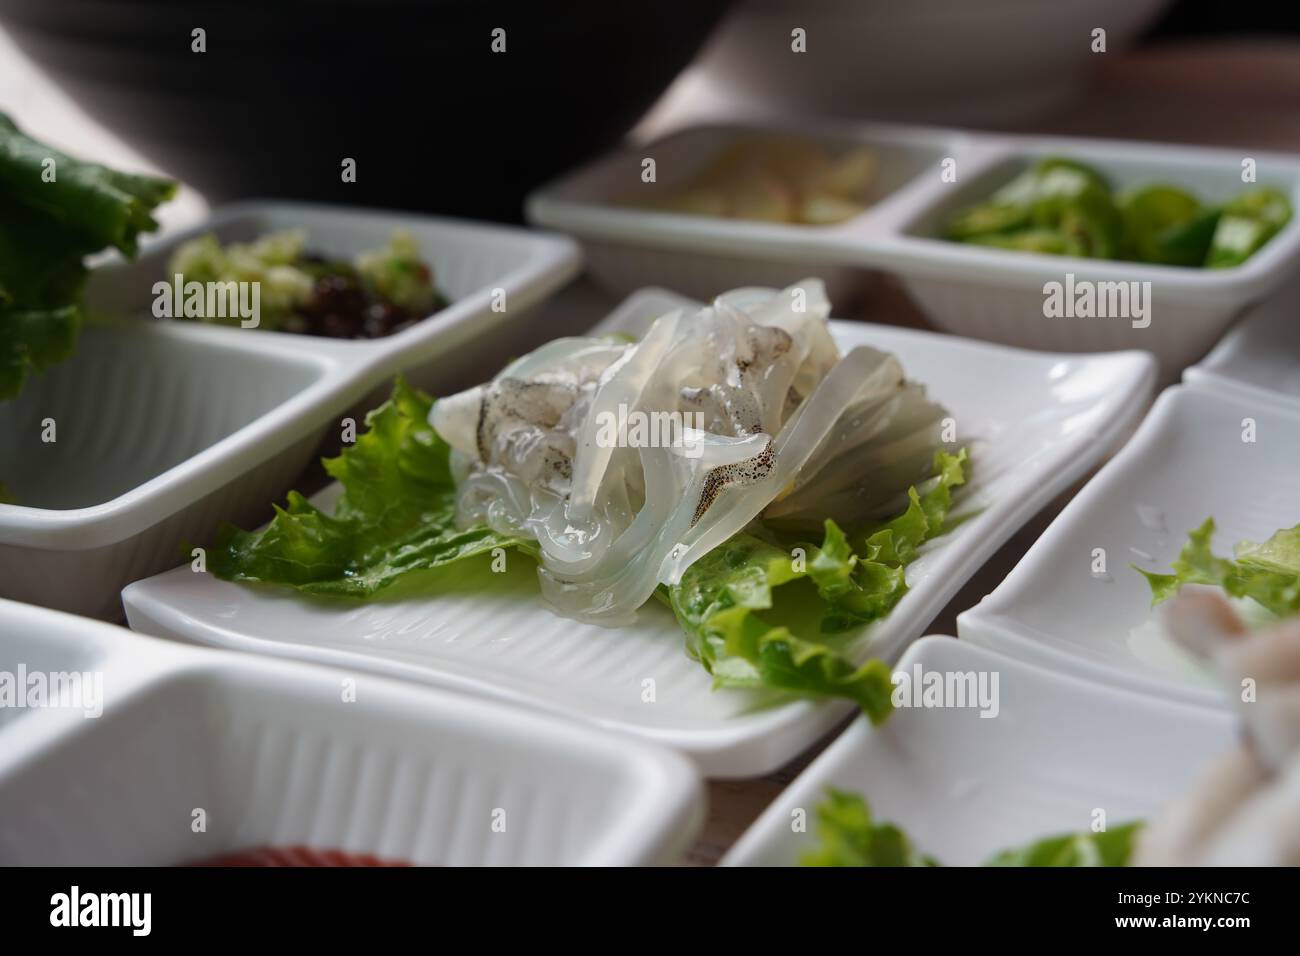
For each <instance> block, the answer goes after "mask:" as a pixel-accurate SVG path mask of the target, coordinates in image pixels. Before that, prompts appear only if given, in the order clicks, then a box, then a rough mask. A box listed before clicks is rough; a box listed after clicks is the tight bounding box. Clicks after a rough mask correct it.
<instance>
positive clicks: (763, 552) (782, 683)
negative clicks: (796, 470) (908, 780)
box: [669, 449, 967, 723]
mask: <svg viewBox="0 0 1300 956" xmlns="http://www.w3.org/2000/svg"><path fill="white" fill-rule="evenodd" d="M966 460H967V458H966V451H965V449H963V450H962V451H961V452H960V453H959V454H956V455H950V454H947V453H944V452H939V453H938V454H937V455H936V456H935V466H934V473H935V477H934V478H933V479H931V482H930V484H929V487H928V488H927V490H926V491H925V492H924V493H919V492H918V491H917V490H916V489H915V488H913V489H910V491H909V502H910V503H909V506H908V508H907V510H906V511H905V512H904V513H903V514H901V515H899V516H898V517H896V518H894V519H893V520H891V521H888V522H885V523H884V524H882V525H879V526H877V527H874V528H867V529H861V530H859V531H858V532H856V533H855V534H853V535H851V536H849V535H846V534H845V533H844V532H843V531H842V530H841V529H840V527H839V526H838V525H836V524H835V522H833V521H827V522H826V524H825V537H824V539H823V540H822V543H821V545H820V547H819V546H816V545H813V544H811V543H806V542H805V543H803V544H800V543H799V542H797V541H794V540H793V539H791V538H789V537H783V536H779V535H776V534H775V533H773V532H771V531H770V530H769V529H765V528H758V529H755V533H752V534H751V533H741V534H738V535H736V536H735V537H733V538H731V539H730V540H729V541H727V542H726V543H724V544H722V545H720V546H719V547H717V548H714V549H713V550H712V551H711V552H709V553H708V554H706V555H705V556H704V557H703V558H701V559H700V560H699V561H697V562H695V564H693V565H691V567H690V568H688V569H687V571H686V573H685V575H683V577H682V581H681V583H680V584H678V585H676V586H675V587H673V588H670V589H669V600H670V603H671V604H672V607H673V611H674V612H675V613H676V615H677V620H678V623H680V624H681V626H682V628H683V629H684V630H685V631H686V635H687V650H688V652H689V653H690V654H691V656H692V657H694V658H696V659H698V660H699V661H700V662H701V663H702V664H703V665H704V667H705V668H706V669H707V670H708V671H709V673H710V674H712V675H713V679H714V685H715V686H719V687H770V688H777V689H779V690H783V691H786V692H787V693H791V694H795V695H799V696H807V697H843V698H847V699H849V700H852V701H854V702H856V703H857V704H858V706H859V707H861V708H862V710H863V711H865V712H866V714H867V716H868V717H870V718H871V720H872V721H873V722H876V723H878V722H880V721H882V720H884V719H885V718H886V717H888V716H889V713H890V711H891V709H892V702H891V700H890V695H891V693H892V691H893V684H892V682H891V674H890V670H889V668H888V667H887V666H886V665H885V664H884V662H883V661H880V660H869V661H867V662H866V663H865V664H862V665H856V664H855V663H854V662H853V661H854V657H855V655H854V654H853V653H852V651H853V646H852V645H853V643H854V640H853V639H854V638H856V637H858V636H860V635H859V634H857V633H848V632H850V631H857V630H859V629H860V627H861V625H863V624H868V623H870V622H872V621H876V620H879V619H880V618H882V617H884V616H885V615H886V614H888V613H889V612H890V611H891V610H892V609H893V607H894V605H896V604H897V603H898V602H899V600H900V599H901V598H902V597H903V595H904V594H906V593H907V582H906V580H905V578H904V568H905V567H906V565H907V564H908V563H910V562H911V561H912V559H913V558H915V557H916V554H917V549H918V548H919V547H920V546H921V544H923V543H924V542H925V541H928V540H929V539H930V538H933V537H935V536H937V535H939V534H941V533H942V532H943V531H944V528H945V522H946V520H947V516H948V511H949V508H950V506H951V503H952V488H954V487H955V486H957V485H960V484H962V483H963V482H964V481H965V480H966V477H965V464H966ZM760 534H762V535H765V536H767V538H766V539H765V538H764V537H759V535H760ZM795 547H801V548H802V550H803V553H804V555H805V558H804V560H803V562H802V564H801V565H799V566H796V562H795V561H794V560H793V559H792V553H793V551H794V548H795ZM801 585H802V586H801ZM777 589H780V590H779V592H778V590H777ZM777 593H780V594H781V599H780V601H778V600H777V599H776V594H777ZM772 611H775V612H776V613H775V615H774V617H775V618H776V619H768V618H769V617H773V615H768V614H767V612H772ZM791 621H794V622H797V625H798V626H797V629H796V625H795V624H792V623H790V622H791Z"/></svg>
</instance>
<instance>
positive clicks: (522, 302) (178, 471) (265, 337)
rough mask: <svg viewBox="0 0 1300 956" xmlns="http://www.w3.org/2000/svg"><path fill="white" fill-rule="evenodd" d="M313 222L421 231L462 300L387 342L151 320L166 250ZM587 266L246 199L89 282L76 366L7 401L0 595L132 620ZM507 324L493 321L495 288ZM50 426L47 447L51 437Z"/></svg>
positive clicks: (489, 232)
mask: <svg viewBox="0 0 1300 956" xmlns="http://www.w3.org/2000/svg"><path fill="white" fill-rule="evenodd" d="M293 225H298V226H302V227H304V228H306V229H308V231H309V232H310V233H311V235H312V237H313V239H314V240H315V241H316V242H317V243H318V244H319V246H320V247H321V248H323V249H325V250H326V251H329V252H331V253H334V254H337V255H346V254H350V253H351V252H354V251H356V250H357V249H362V248H374V247H375V246H376V245H379V244H382V243H383V241H384V240H385V239H386V238H387V236H388V235H389V234H390V232H391V231H392V229H394V228H398V227H402V228H407V229H409V230H411V231H412V232H413V233H414V234H415V235H416V237H417V239H418V240H419V242H420V243H421V245H422V249H423V250H424V254H425V255H428V256H429V257H430V259H432V260H433V261H434V262H436V263H440V264H441V267H442V271H441V272H439V273H438V278H437V281H438V282H439V283H440V284H441V287H442V288H443V289H445V290H446V292H447V294H448V295H449V297H450V298H451V299H452V302H451V303H450V304H449V305H448V307H447V308H445V309H443V310H442V311H440V312H438V313H437V314H435V315H433V316H431V317H429V318H427V319H425V320H423V321H421V322H419V323H417V324H416V325H414V326H412V327H410V328H408V329H406V330H405V331H403V332H401V333H398V334H396V335H393V336H390V337H388V338H386V339H378V340H373V341H365V342H350V341H340V340H335V339H324V338H318V337H313V336H304V335H291V334H288V333H279V332H269V331H264V330H261V329H242V328H231V327H224V326H218V325H210V324H204V323H199V322H183V321H182V322H177V321H159V320H154V319H152V318H149V319H144V318H122V317H120V316H134V315H137V314H139V313H147V312H148V309H149V303H150V300H151V297H152V292H151V290H152V286H153V283H154V282H155V281H157V280H159V279H160V278H162V277H163V274H164V272H165V271H166V270H165V264H166V261H167V258H168V256H169V255H170V253H171V250H172V249H173V248H174V247H175V245H176V244H177V243H178V242H181V241H183V240H185V239H187V238H189V237H190V236H192V235H194V234H196V233H202V232H206V231H215V232H217V233H218V234H219V235H221V236H222V237H224V238H227V239H230V238H249V237H251V236H253V235H256V234H259V233H261V232H264V231H266V230H270V229H280V228H287V227H289V226H293ZM576 268H577V252H576V248H575V247H574V245H573V243H572V242H570V241H569V240H567V239H564V238H562V237H556V236H547V235H544V234H539V233H530V232H527V231H524V230H521V229H512V228H508V227H504V226H484V225H478V224H470V223H458V222H452V221H449V220H437V219H429V218H427V217H420V216H407V215H404V214H398V213H374V212H367V211H358V210H350V209H332V208H328V207H316V206H309V205H301V204H293V203H246V204H240V205H238V206H232V207H229V208H227V209H225V210H222V211H218V212H217V213H216V214H215V215H214V216H213V218H212V219H211V220H210V221H209V222H206V223H203V224H201V225H200V226H198V227H197V228H195V229H192V230H189V231H188V232H185V233H180V234H177V235H175V236H171V237H167V238H164V239H161V240H159V241H156V242H153V243H151V244H150V245H149V246H148V248H147V250H146V251H145V252H144V253H143V254H142V255H141V257H140V258H139V259H138V260H137V261H135V262H131V263H115V264H111V265H107V266H104V267H102V268H98V269H95V270H93V271H92V273H91V281H90V286H91V288H90V291H89V293H88V302H89V308H90V310H91V311H92V312H93V313H97V314H98V313H105V314H109V315H112V316H118V317H117V318H113V319H110V320H106V321H104V322H102V323H93V324H90V325H88V327H87V328H86V329H84V330H83V333H82V338H81V342H80V343H79V346H78V349H77V351H76V352H75V353H74V355H73V356H72V358H70V359H69V360H68V361H66V362H63V363H61V364H59V365H56V366H54V367H53V368H51V369H49V370H48V371H47V372H46V373H45V374H43V375H39V376H33V378H32V380H31V381H29V382H28V383H27V385H26V387H25V388H24V390H23V392H22V394H20V395H19V396H18V398H16V399H14V400H12V401H9V402H5V403H3V404H0V481H2V482H4V483H5V484H6V485H7V486H8V488H9V490H10V492H11V493H12V494H13V495H14V496H15V497H16V498H17V500H18V501H19V502H22V503H21V504H0V597H7V598H13V599H17V600H23V601H29V602H31V603H35V604H42V605H45V606H49V607H55V608H59V609H62V610H69V611H75V612H77V613H81V614H87V615H91V616H95V617H102V618H107V619H119V618H120V617H121V614H122V610H121V603H120V600H119V593H120V591H121V589H122V587H123V585H125V584H127V583H128V582H130V581H134V580H137V579H139V578H141V577H144V576H145V575H148V574H153V573H155V572H157V571H159V570H162V569H163V568H166V567H169V566H171V565H172V564H174V563H175V561H176V560H177V558H178V556H179V555H180V554H181V550H180V549H181V547H182V546H183V545H184V544H185V543H186V542H193V541H200V540H204V539H206V538H207V537H208V536H209V535H210V534H211V533H212V532H213V530H215V528H216V527H217V525H218V523H219V522H220V520H222V519H230V518H232V517H234V516H237V515H241V514H242V515H245V516H248V517H255V516H258V515H261V514H265V510H264V509H265V508H266V505H267V503H268V501H270V500H275V499H277V498H279V497H280V496H281V495H283V493H284V492H285V491H286V490H287V489H288V486H289V483H290V482H292V481H293V479H294V477H295V476H296V475H298V474H299V473H300V472H301V471H302V468H303V466H304V465H305V464H306V462H307V460H308V458H309V457H310V455H311V454H312V452H313V450H314V449H315V448H316V446H317V444H318V443H319V441H320V438H321V436H322V433H323V430H324V429H325V428H326V427H327V426H328V425H329V423H330V422H331V421H337V419H338V416H339V415H341V414H342V413H343V412H345V411H346V410H348V409H349V408H350V407H351V406H353V405H354V404H356V403H358V402H360V401H362V400H363V399H364V398H365V396H366V395H367V394H368V393H370V392H371V391H372V390H373V389H374V388H375V387H376V386H379V385H381V384H385V383H387V381H388V379H390V378H391V376H392V375H393V374H394V373H395V372H397V371H399V370H403V369H407V370H412V373H413V375H414V376H415V377H416V378H417V379H418V378H419V377H420V375H421V374H422V373H423V370H424V369H425V367H426V366H427V363H428V362H429V361H430V360H432V359H434V358H436V357H437V356H438V355H439V354H442V353H444V352H446V351H448V350H450V349H452V348H454V347H455V346H457V345H458V344H460V343H464V342H466V341H468V340H469V339H471V338H473V337H475V336H479V335H481V334H482V333H484V332H487V331H490V330H492V329H493V328H499V327H500V323H501V322H503V321H515V320H516V319H517V318H520V317H522V316H523V315H524V314H526V312H527V310H528V307H529V306H530V305H532V304H534V303H535V302H537V301H538V300H539V299H540V298H541V297H543V296H544V295H546V294H547V293H549V292H551V291H553V290H554V289H556V288H558V287H559V286H560V285H561V284H563V283H564V282H565V281H567V280H568V279H569V278H570V277H571V276H572V274H573V273H574V271H575V270H576ZM494 288H501V289H504V290H505V293H506V304H507V311H506V312H504V313H501V312H494V311H493V310H492V290H493V289H494ZM51 421H52V422H53V423H54V425H55V432H54V433H53V434H54V437H55V440H54V441H49V440H47V433H46V423H47V422H51Z"/></svg>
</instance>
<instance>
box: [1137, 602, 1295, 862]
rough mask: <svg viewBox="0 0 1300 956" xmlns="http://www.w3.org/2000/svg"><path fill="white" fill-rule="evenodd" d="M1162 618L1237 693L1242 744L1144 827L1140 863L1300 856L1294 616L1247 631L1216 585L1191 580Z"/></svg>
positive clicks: (1234, 696)
mask: <svg viewBox="0 0 1300 956" xmlns="http://www.w3.org/2000/svg"><path fill="white" fill-rule="evenodd" d="M1163 618H1164V624H1165V627H1166V629H1167V630H1168V632H1169V634H1170V636H1171V637H1172V638H1173V639H1174V640H1175V641H1176V642H1177V643H1178V644H1179V646H1181V647H1184V648H1186V649H1187V650H1189V651H1190V652H1192V653H1193V654H1195V655H1196V656H1198V657H1201V658H1203V659H1204V660H1206V661H1207V662H1208V663H1209V664H1210V666H1211V667H1212V668H1213V670H1214V672H1215V673H1216V675H1217V676H1218V677H1219V679H1220V681H1221V683H1222V684H1223V686H1224V688H1225V690H1226V691H1227V692H1228V694H1229V695H1230V698H1231V699H1232V700H1233V701H1234V702H1236V709H1237V712H1238V713H1239V714H1240V715H1241V718H1242V721H1243V724H1244V725H1245V731H1246V732H1245V735H1244V736H1245V744H1244V745H1243V746H1242V747H1241V748H1239V749H1237V750H1235V751H1233V752H1231V753H1230V754H1228V755H1227V756H1226V757H1224V758H1222V759H1220V760H1219V761H1218V762H1217V763H1216V764H1215V765H1214V766H1213V767H1212V768H1211V769H1210V772H1209V773H1207V774H1206V775H1205V777H1204V778H1203V779H1202V780H1201V781H1200V782H1199V783H1198V785H1197V786H1196V787H1195V788H1194V789H1193V790H1192V792H1191V793H1190V794H1188V795H1187V796H1185V797H1183V798H1182V799H1181V800H1179V801H1178V802H1176V803H1175V804H1174V805H1173V806H1171V807H1170V808H1169V809H1168V810H1167V811H1166V812H1165V813H1163V814H1162V815H1161V816H1160V818H1159V819H1158V820H1156V821H1154V822H1153V823H1152V824H1151V825H1150V826H1149V827H1148V828H1147V832H1146V833H1145V834H1143V836H1142V839H1141V841H1140V843H1139V847H1138V855H1137V858H1136V862H1137V863H1138V864H1139V865H1171V866H1224V865H1255V866H1261V865H1263V866H1270V865H1272V866H1294V865H1297V864H1300V618H1290V619H1286V620H1283V621H1279V622H1277V623H1275V624H1273V625H1270V626H1268V627H1266V628H1264V629H1262V630H1259V631H1247V630H1246V629H1245V627H1244V626H1243V624H1242V622H1241V620H1240V619H1239V618H1238V617H1237V615H1236V613H1235V612H1234V611H1233V609H1232V607H1231V606H1230V605H1229V604H1228V602H1227V601H1226V600H1225V599H1224V597H1223V595H1222V593H1221V592H1219V591H1218V590H1217V589H1215V588H1209V587H1203V586H1197V585H1188V586H1184V587H1183V588H1182V589H1181V590H1180V591H1179V593H1178V594H1177V595H1175V596H1174V597H1173V598H1171V599H1170V600H1169V602H1168V603H1167V604H1166V607H1165V610H1164V612H1163ZM1247 681H1249V686H1250V687H1251V688H1252V690H1253V693H1251V694H1244V693H1243V691H1244V690H1245V688H1246V686H1247V683H1246V682H1247Z"/></svg>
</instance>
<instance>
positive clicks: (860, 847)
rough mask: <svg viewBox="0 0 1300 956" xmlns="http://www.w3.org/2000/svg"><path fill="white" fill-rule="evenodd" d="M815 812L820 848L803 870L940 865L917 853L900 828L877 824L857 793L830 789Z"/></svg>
mask: <svg viewBox="0 0 1300 956" xmlns="http://www.w3.org/2000/svg"><path fill="white" fill-rule="evenodd" d="M816 812H817V825H816V833H817V836H818V838H819V839H820V840H821V845H820V846H818V847H817V848H816V849H815V850H810V851H809V852H807V853H805V854H804V855H803V857H801V858H800V863H801V864H802V865H803V866H938V865H939V864H938V863H937V862H936V861H935V860H934V859H933V858H932V857H928V856H924V855H923V854H921V853H920V852H918V851H917V849H916V848H915V847H914V846H912V841H911V840H909V839H908V838H907V834H905V833H903V831H902V830H900V829H899V828H898V827H896V826H894V825H893V824H892V823H877V822H875V821H874V820H873V819H872V818H871V808H870V807H869V806H867V801H866V800H864V799H862V797H860V796H858V795H857V794H855V793H847V792H845V791H843V790H836V789H834V788H831V787H828V788H827V790H826V799H825V800H824V801H823V802H822V803H820V804H818V806H817V811H816Z"/></svg>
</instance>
